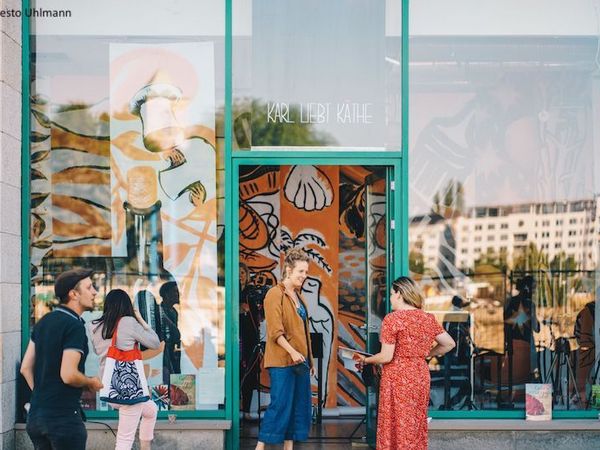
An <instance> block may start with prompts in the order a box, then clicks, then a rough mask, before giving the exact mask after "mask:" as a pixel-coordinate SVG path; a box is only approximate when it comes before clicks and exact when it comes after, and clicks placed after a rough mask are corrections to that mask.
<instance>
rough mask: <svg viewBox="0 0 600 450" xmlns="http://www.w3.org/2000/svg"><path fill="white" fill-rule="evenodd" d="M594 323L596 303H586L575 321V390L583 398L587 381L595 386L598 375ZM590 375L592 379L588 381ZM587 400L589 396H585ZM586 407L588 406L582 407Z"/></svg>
mask: <svg viewBox="0 0 600 450" xmlns="http://www.w3.org/2000/svg"><path fill="white" fill-rule="evenodd" d="M595 322H596V301H591V302H589V303H587V304H586V305H585V306H584V307H583V309H582V310H581V311H579V313H578V314H577V319H576V320H575V329H574V332H575V339H577V344H578V345H579V352H578V355H577V389H578V391H579V393H580V395H581V396H582V397H583V396H585V393H586V390H587V383H588V381H589V382H590V384H595V382H596V380H595V377H597V375H598V370H597V369H596V370H594V373H591V372H592V369H593V368H594V361H595V358H596V339H595V336H594V330H595ZM590 375H592V378H594V379H590ZM586 397H587V398H589V396H586ZM584 406H585V407H587V406H588V405H587V404H586V405H584Z"/></svg>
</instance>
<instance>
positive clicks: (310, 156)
mask: <svg viewBox="0 0 600 450" xmlns="http://www.w3.org/2000/svg"><path fill="white" fill-rule="evenodd" d="M398 1H401V2H402V8H401V11H402V25H401V26H402V55H401V57H402V62H401V64H402V83H401V105H402V123H401V127H402V146H401V148H402V150H403V151H373V152H371V151H361V152H354V151H352V152H347V151H331V152H328V151H324V152H317V151H298V150H295V149H293V148H289V149H286V148H281V149H278V150H276V151H251V152H248V151H233V150H232V40H233V36H232V16H233V0H226V1H225V4H224V6H225V198H226V202H225V223H226V224H229V226H228V227H226V231H225V232H226V240H225V252H226V254H227V255H234V257H233V258H226V259H225V291H226V293H227V297H226V301H225V304H226V305H225V309H226V310H225V321H226V324H233V325H234V326H233V327H231V326H227V325H226V330H225V333H226V337H225V342H226V358H225V398H226V401H225V409H224V410H210V411H209V410H207V411H201V410H200V411H178V412H177V416H178V418H181V419H225V420H231V423H232V427H231V430H230V431H228V432H227V433H226V435H227V438H226V442H227V448H230V449H233V448H236V446H237V442H238V439H239V423H238V422H239V420H238V417H237V411H238V406H239V405H238V403H239V398H238V397H239V395H238V394H239V382H238V377H239V373H238V371H239V368H238V363H237V361H238V357H239V355H238V353H239V349H238V346H237V342H238V339H237V338H238V323H237V309H238V305H237V304H236V303H235V302H232V301H231V300H232V299H234V298H237V295H238V292H237V290H238V286H237V283H234V282H233V280H236V279H237V275H236V274H235V271H234V269H235V268H237V267H238V265H237V264H238V259H239V255H238V254H237V252H234V249H236V247H235V245H234V244H235V243H236V242H237V239H238V237H237V235H236V231H237V227H235V226H234V224H235V223H236V220H237V209H236V208H235V206H236V205H237V201H238V199H237V198H234V197H232V195H234V194H235V193H236V192H237V182H238V173H237V170H238V168H239V166H240V165H242V164H302V163H305V164H306V163H307V162H308V161H310V162H311V164H323V165H327V164H328V163H329V164H335V165H337V164H348V165H356V164H366V165H369V164H371V165H372V164H378V163H380V164H382V165H393V166H394V168H395V171H394V174H395V175H394V176H395V182H396V186H397V188H396V194H395V197H394V200H393V201H394V206H395V209H396V211H397V212H398V214H397V217H398V218H399V219H400V220H398V223H397V230H398V234H399V236H400V242H399V244H400V245H396V246H395V250H394V253H395V254H394V260H395V261H398V262H399V264H396V269H395V270H396V272H398V273H396V274H394V275H395V276H398V275H401V274H403V275H404V274H408V224H409V220H408V195H409V183H408V181H409V176H410V174H409V170H408V168H409V164H408V163H409V156H410V155H409V152H408V146H409V141H408V131H409V128H408V125H409V84H408V75H409V34H408V32H409V0H398ZM30 4H31V1H30V0H24V1H23V8H28V7H29V6H30ZM30 29H31V28H30V22H29V18H28V17H26V16H25V15H23V17H22V130H21V132H22V147H21V177H22V178H21V179H22V186H21V187H22V189H21V235H22V241H21V255H22V258H21V299H22V301H21V329H22V332H21V352H22V354H24V352H25V348H26V346H27V343H28V341H29V335H30V326H29V313H30V305H29V301H27V299H28V298H29V296H30V291H29V289H30V276H29V275H30V273H29V272H30V270H29V264H30V261H29V259H30V258H29V252H30V236H29V229H30V217H29V215H30V211H29V201H30V192H31V190H30V181H31V180H30V172H29V165H30V151H29V147H30V120H29V114H30V109H29V95H30V86H29V78H30V65H29V63H30V42H29V39H30ZM87 415H88V416H89V417H90V418H93V419H115V418H116V417H117V415H116V412H104V411H90V412H88V413H87ZM167 415H168V412H164V411H163V412H160V413H159V418H160V419H166V418H167ZM430 415H431V416H432V417H434V418H443V419H519V418H524V417H525V412H524V411H523V410H514V411H510V410H505V411H492V410H486V411H431V412H430ZM596 416H597V412H596V411H593V410H588V411H585V410H583V411H582V410H576V411H555V412H554V413H553V418H555V419H589V418H595V417H596Z"/></svg>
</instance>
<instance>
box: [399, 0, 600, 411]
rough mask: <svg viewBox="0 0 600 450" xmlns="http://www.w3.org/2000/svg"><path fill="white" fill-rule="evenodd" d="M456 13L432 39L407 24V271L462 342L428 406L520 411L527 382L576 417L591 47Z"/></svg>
mask: <svg viewBox="0 0 600 450" xmlns="http://www.w3.org/2000/svg"><path fill="white" fill-rule="evenodd" d="M461 3H464V8H463V7H462V6H461ZM467 4H468V5H471V3H469V2H459V3H458V4H455V5H453V8H454V9H456V11H455V15H453V16H450V18H449V19H448V21H447V22H448V23H449V24H448V23H446V24H445V25H444V24H440V23H439V22H438V23H437V26H438V28H437V29H436V30H435V31H432V28H431V27H429V25H426V21H424V20H422V19H424V17H423V16H420V15H419V10H416V11H415V16H412V18H414V20H415V22H414V23H413V24H412V25H411V30H412V31H414V32H415V36H414V37H413V38H412V41H411V49H410V99H411V102H410V109H409V111H410V121H409V122H410V138H411V141H410V184H411V192H410V207H409V209H410V215H411V221H410V231H409V241H410V258H409V259H410V270H411V273H412V275H413V276H415V277H416V278H418V279H419V280H420V283H421V285H422V287H423V289H424V291H425V293H426V296H427V300H426V308H427V309H428V310H429V311H432V312H434V314H435V315H436V316H437V317H438V319H439V320H440V322H442V323H443V325H444V327H445V328H446V329H447V330H448V331H449V332H450V333H451V334H452V335H453V337H454V338H455V339H456V341H457V347H456V349H455V350H454V351H453V352H451V353H450V354H449V355H448V356H445V357H444V358H441V359H438V360H435V359H434V360H432V361H431V363H430V367H431V372H432V407H433V408H435V409H445V410H449V409H523V408H524V407H525V391H526V388H525V384H526V383H547V384H551V385H552V388H553V389H552V390H553V402H554V405H553V408H554V409H555V410H579V409H587V408H590V407H591V406H592V404H593V403H594V402H595V401H597V400H595V397H593V396H592V385H594V384H597V383H598V381H597V376H598V364H599V363H598V360H597V359H596V358H595V355H596V351H597V349H596V347H595V345H596V343H598V338H599V336H598V329H597V326H595V325H594V317H595V316H597V313H598V306H597V301H596V297H597V294H598V292H599V291H598V286H599V284H598V279H597V277H596V270H597V269H598V263H599V259H598V244H599V241H598V236H599V235H598V233H597V231H594V229H595V228H596V229H597V227H596V226H595V224H597V223H598V221H599V220H600V217H599V208H598V207H599V206H600V204H599V196H598V194H600V177H599V173H598V171H597V169H596V170H595V167H596V168H597V167H598V157H597V155H598V154H599V153H598V150H599V149H598V142H597V141H598V139H597V138H596V134H597V133H596V128H597V127H595V125H594V124H595V123H596V122H597V119H598V110H599V105H600V97H598V92H599V90H598V87H599V85H598V78H597V76H596V73H597V69H598V64H597V48H598V42H597V39H596V38H595V37H594V38H585V37H581V36H579V37H575V36H573V35H578V34H580V33H581V30H568V25H567V23H568V21H563V20H559V19H561V18H560V17H553V16H554V15H555V14H552V12H547V10H540V14H538V15H536V20H535V21H534V22H535V26H534V27H533V28H534V29H535V30H536V32H537V31H539V32H540V34H541V35H548V37H540V36H539V35H538V36H528V35H527V33H525V34H523V33H521V32H520V31H519V30H517V28H518V26H516V25H515V24H514V23H508V22H503V21H502V19H501V18H498V17H495V20H494V27H493V31H492V32H491V33H493V34H494V35H486V34H487V33H490V31H489V30H488V31H482V30H484V29H485V25H484V27H483V28H481V26H482V24H481V23H480V22H478V21H477V20H474V21H472V22H470V21H469V20H467V19H466V17H470V14H469V10H468V8H467V6H466V5H467ZM513 7H514V8H519V6H518V5H517V3H515V4H514V6H513ZM461 8H462V9H461ZM565 13H568V12H565ZM590 14H593V11H592V12H591V13H590ZM452 17H454V18H455V21H453V20H454V19H452ZM412 18H411V20H412ZM555 19H556V20H557V22H556V23H562V24H563V26H562V27H560V30H561V33H563V34H561V35H559V36H556V35H552V32H551V31H549V30H556V28H553V27H552V25H551V23H548V22H551V21H552V20H555ZM528 23H529V22H528ZM575 23H576V22H575ZM544 30H545V31H544ZM473 230H474V231H473ZM480 241H483V242H485V243H486V244H487V246H486V247H481V244H478V242H480Z"/></svg>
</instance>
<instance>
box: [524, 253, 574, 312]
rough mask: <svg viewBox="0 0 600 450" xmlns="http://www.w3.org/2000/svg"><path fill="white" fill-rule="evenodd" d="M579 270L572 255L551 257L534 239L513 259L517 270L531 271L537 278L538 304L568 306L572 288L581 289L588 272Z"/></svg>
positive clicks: (559, 254) (562, 254)
mask: <svg viewBox="0 0 600 450" xmlns="http://www.w3.org/2000/svg"><path fill="white" fill-rule="evenodd" d="M578 269H579V268H578V264H577V262H576V261H575V258H574V257H573V256H571V255H567V254H565V252H560V253H558V254H557V255H555V256H554V257H553V258H552V259H551V260H549V257H548V254H547V253H545V252H543V251H541V250H539V249H538V248H537V246H536V245H535V244H534V243H533V242H530V243H529V245H528V246H527V247H526V248H525V249H524V251H523V253H521V254H520V255H518V256H517V257H516V258H515V259H514V261H513V270H514V271H515V272H516V273H530V274H533V275H534V276H535V277H536V282H537V291H536V294H535V296H536V299H537V303H538V305H543V306H562V305H565V304H566V303H567V300H568V298H567V297H568V294H569V291H573V292H577V291H579V289H580V288H581V287H582V283H583V277H585V272H580V271H579V270H578ZM567 281H568V282H567Z"/></svg>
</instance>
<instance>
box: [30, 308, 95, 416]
mask: <svg viewBox="0 0 600 450" xmlns="http://www.w3.org/2000/svg"><path fill="white" fill-rule="evenodd" d="M31 340H32V341H33V342H34V343H35V366H34V371H33V382H34V385H33V393H32V395H31V410H32V411H34V410H38V411H39V412H40V413H43V411H47V410H52V411H56V412H58V411H60V410H63V409H64V410H73V409H79V405H80V403H79V400H80V398H81V391H82V389H81V388H76V387H73V386H69V385H67V384H65V383H63V381H62V379H61V378H60V365H61V362H62V355H63V351H64V350H76V351H78V352H80V353H81V360H80V361H79V371H80V372H82V373H83V371H84V367H85V359H86V357H87V354H88V343H87V336H86V334H85V324H84V321H83V320H82V319H81V318H80V317H79V316H78V315H77V313H75V312H74V311H73V310H71V309H70V308H67V307H66V306H64V305H60V306H57V307H56V308H55V309H54V311H52V312H50V313H48V314H46V315H45V316H44V317H42V319H41V320H40V321H39V322H38V323H37V324H36V325H35V327H34V328H33V332H32V333H31Z"/></svg>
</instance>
